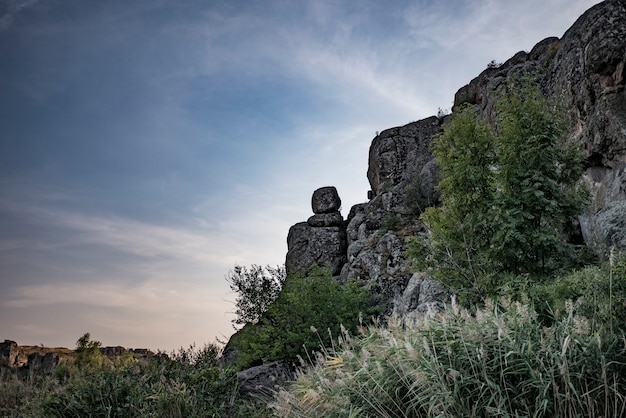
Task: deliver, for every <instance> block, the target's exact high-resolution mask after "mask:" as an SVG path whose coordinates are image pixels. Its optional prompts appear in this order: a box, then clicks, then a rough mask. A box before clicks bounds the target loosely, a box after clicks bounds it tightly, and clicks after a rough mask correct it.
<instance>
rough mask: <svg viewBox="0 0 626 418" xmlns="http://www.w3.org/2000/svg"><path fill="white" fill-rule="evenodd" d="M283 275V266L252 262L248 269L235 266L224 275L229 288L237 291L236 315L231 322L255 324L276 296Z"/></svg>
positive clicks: (283, 279) (282, 280)
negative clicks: (261, 264)
mask: <svg viewBox="0 0 626 418" xmlns="http://www.w3.org/2000/svg"><path fill="white" fill-rule="evenodd" d="M285 277H286V274H285V267H284V266H283V267H281V266H276V267H271V266H265V267H262V266H258V265H255V264H253V265H252V266H251V267H250V268H249V269H248V268H246V267H242V266H235V268H234V270H232V271H230V272H229V273H228V275H227V276H226V281H227V282H228V283H229V284H230V288H231V290H232V291H234V292H236V293H237V299H236V300H235V306H236V311H235V314H236V315H237V317H236V318H235V319H234V320H233V324H235V325H245V324H256V323H257V322H258V321H259V318H261V315H263V313H265V311H267V308H268V307H269V306H270V304H271V303H272V302H274V300H275V299H276V298H277V297H278V294H279V292H280V289H281V288H282V286H283V282H284V281H285Z"/></svg>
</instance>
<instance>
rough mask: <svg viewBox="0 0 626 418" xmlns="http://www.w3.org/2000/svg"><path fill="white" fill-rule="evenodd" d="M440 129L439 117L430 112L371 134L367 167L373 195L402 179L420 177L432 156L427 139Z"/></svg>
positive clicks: (406, 180) (399, 182) (430, 138)
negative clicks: (399, 125)
mask: <svg viewBox="0 0 626 418" xmlns="http://www.w3.org/2000/svg"><path fill="white" fill-rule="evenodd" d="M440 129H441V127H440V120H439V118H437V117H436V116H432V117H429V118H426V119H423V120H420V121H417V122H413V123H409V124H407V125H404V126H401V127H397V128H391V129H387V130H385V131H383V132H381V133H380V134H379V135H377V136H376V137H375V138H374V140H373V141H372V145H371V146H370V151H369V167H368V170H367V178H368V180H369V182H370V186H371V188H372V192H373V197H375V196H378V195H379V194H381V193H384V192H386V191H389V190H390V189H391V188H393V187H394V186H398V185H399V184H401V183H407V184H408V183H413V182H414V181H415V179H416V178H417V177H419V173H420V172H421V170H422V169H423V168H424V166H425V165H426V164H428V163H429V162H430V161H432V160H433V155H432V152H431V150H430V142H431V140H432V138H433V136H434V135H435V134H437V133H438V132H439V131H440ZM429 193H431V194H432V192H429Z"/></svg>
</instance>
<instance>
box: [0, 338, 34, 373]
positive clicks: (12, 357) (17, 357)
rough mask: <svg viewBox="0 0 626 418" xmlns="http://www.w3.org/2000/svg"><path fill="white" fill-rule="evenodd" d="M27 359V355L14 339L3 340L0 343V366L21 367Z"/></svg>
mask: <svg viewBox="0 0 626 418" xmlns="http://www.w3.org/2000/svg"><path fill="white" fill-rule="evenodd" d="M27 361H28V357H26V356H25V355H24V352H23V351H21V350H20V348H19V346H18V345H17V343H16V342H15V341H11V340H4V342H1V343H0V367H12V368H13V367H22V366H23V365H25V364H26V363H27Z"/></svg>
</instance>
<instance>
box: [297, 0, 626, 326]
mask: <svg viewBox="0 0 626 418" xmlns="http://www.w3.org/2000/svg"><path fill="white" fill-rule="evenodd" d="M625 65H626V0H608V1H605V2H603V3H600V4H598V5H596V6H594V7H593V8H591V9H590V10H588V11H587V12H586V13H585V14H584V15H583V16H581V17H580V18H579V19H578V20H577V21H576V22H575V23H574V25H573V26H572V27H571V28H570V29H569V30H568V31H567V32H566V33H565V34H564V35H563V38H561V39H559V38H547V39H545V40H543V41H541V42H539V43H538V44H537V45H536V46H535V47H534V48H533V49H532V50H531V51H530V52H524V51H522V52H519V53H517V54H515V55H514V56H513V57H512V58H510V59H509V60H507V61H506V62H505V63H503V64H502V65H499V66H497V67H494V68H487V69H486V70H485V71H483V72H482V73H481V74H480V75H479V76H478V77H476V78H475V79H473V80H472V81H471V82H470V83H469V84H467V85H466V86H464V87H462V88H461V89H459V91H458V92H457V93H456V95H455V98H454V107H453V112H454V110H455V109H458V108H459V106H460V105H462V104H466V103H469V104H471V105H473V106H474V107H475V108H476V109H477V110H478V111H479V112H480V114H481V115H482V116H483V117H484V118H486V119H487V120H489V121H491V122H493V121H494V120H495V101H496V98H497V97H498V92H499V90H500V89H502V88H503V87H504V85H505V84H506V83H507V81H508V80H510V79H511V78H512V77H513V76H516V75H520V74H531V75H534V76H536V77H538V78H539V80H540V83H541V86H542V90H543V92H544V93H545V95H546V96H548V97H559V98H560V100H561V102H562V104H563V105H564V108H565V109H566V111H567V112H568V113H569V115H568V116H569V119H570V120H571V130H570V132H569V135H568V138H567V140H568V141H574V142H575V143H576V144H578V145H579V146H580V148H581V150H582V151H583V153H584V157H585V167H586V169H585V173H584V176H583V179H582V181H583V182H584V183H585V184H586V186H587V187H588V189H589V190H590V192H591V197H592V203H591V205H590V206H589V208H588V209H587V210H586V212H585V213H584V214H583V215H582V216H581V217H580V218H579V223H580V230H581V234H582V237H583V238H584V241H585V243H586V244H587V245H588V246H589V247H591V248H592V249H594V250H595V251H597V252H598V253H599V254H601V253H602V252H603V251H605V250H606V248H608V247H610V246H612V245H615V246H616V247H617V248H618V249H621V250H626V90H625V89H624V86H625V75H626V71H625V69H624V67H625ZM443 122H444V120H442V119H441V118H438V117H435V116H432V117H429V118H426V119H424V120H421V121H418V122H414V123H410V124H408V125H405V126H402V127H397V128H392V129H388V130H386V131H383V132H382V133H380V135H378V136H376V137H375V138H374V139H373V141H372V145H371V147H370V154H369V168H368V172H367V177H368V179H369V182H370V186H371V191H370V192H369V197H370V201H369V202H367V203H364V204H360V205H356V206H354V207H353V208H352V209H351V211H350V214H349V216H348V219H347V220H346V221H345V222H344V223H343V224H341V225H340V224H339V223H335V224H333V226H332V227H333V228H336V229H337V231H336V234H337V236H340V237H342V239H343V237H344V234H345V238H346V241H345V246H343V241H342V246H331V247H332V248H334V250H333V251H331V252H329V253H328V254H326V253H325V252H324V251H321V252H320V251H319V249H320V248H324V247H325V246H324V245H321V246H320V245H318V244H319V243H317V244H316V243H315V240H316V235H315V234H314V233H313V232H311V231H314V232H316V233H317V232H319V231H318V230H317V229H319V228H312V227H311V225H310V224H309V225H307V227H306V228H305V227H303V224H297V225H294V227H292V229H291V230H290V232H289V237H290V238H289V242H288V245H289V254H288V257H287V266H288V269H289V266H290V265H297V266H298V270H299V271H302V269H304V270H306V268H307V266H308V265H309V264H310V260H313V259H315V262H316V263H318V264H327V265H328V266H329V267H331V268H332V270H333V273H334V274H335V279H336V280H338V281H342V282H346V281H347V280H349V279H356V280H358V281H360V282H361V283H364V284H366V285H368V286H370V287H371V288H372V292H373V293H374V294H376V295H378V297H379V301H378V302H379V303H381V305H382V307H383V308H384V311H385V312H386V313H390V312H392V311H394V310H395V311H397V312H399V313H401V314H405V315H412V314H418V313H420V312H423V311H425V310H427V309H431V308H433V307H438V306H440V305H441V303H442V302H444V301H445V295H444V294H443V293H442V292H441V289H440V288H439V287H438V286H437V285H436V284H434V283H431V282H429V281H427V280H424V277H423V276H422V275H420V274H414V275H413V274H411V271H410V263H409V261H408V260H407V259H406V257H405V256H404V253H405V249H406V248H405V244H404V238H405V237H406V236H408V235H415V234H419V233H420V232H422V230H423V226H422V225H421V224H420V222H419V215H420V213H421V212H422V211H423V209H424V208H425V207H428V206H432V205H436V204H437V199H438V196H437V193H436V190H435V185H436V184H437V182H438V178H437V168H436V164H435V161H434V158H433V156H432V154H431V152H430V142H431V140H432V138H433V137H434V135H436V134H437V133H438V132H440V129H441V125H442V123H443ZM316 193H318V192H316ZM296 242H297V243H298V247H297V251H295V248H296V247H295V246H294V243H296ZM335 247H336V248H335ZM337 248H345V253H343V254H341V253H340V254H337V251H335V250H336V249H337ZM312 253H315V257H309V258H308V260H309V261H305V262H302V257H305V256H306V255H307V254H309V255H310V254H312ZM338 260H339V262H338Z"/></svg>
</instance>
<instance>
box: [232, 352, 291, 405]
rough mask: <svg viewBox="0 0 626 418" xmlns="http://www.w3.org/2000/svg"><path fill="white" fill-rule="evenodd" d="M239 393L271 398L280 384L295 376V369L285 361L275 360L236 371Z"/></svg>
mask: <svg viewBox="0 0 626 418" xmlns="http://www.w3.org/2000/svg"><path fill="white" fill-rule="evenodd" d="M237 377H238V378H239V393H240V394H242V395H244V396H248V397H251V398H255V399H271V398H273V396H274V395H275V394H276V393H277V392H278V390H279V389H280V386H281V385H283V384H284V383H285V382H288V381H290V380H293V379H294V378H295V371H294V369H293V368H292V367H290V366H289V365H288V364H286V363H285V362H280V361H275V362H272V363H267V364H262V365H260V366H255V367H251V368H249V369H246V370H243V371H241V372H239V373H237Z"/></svg>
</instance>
